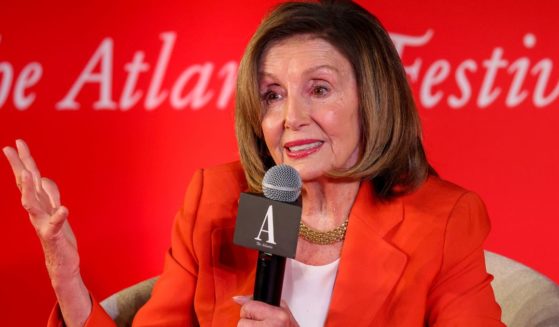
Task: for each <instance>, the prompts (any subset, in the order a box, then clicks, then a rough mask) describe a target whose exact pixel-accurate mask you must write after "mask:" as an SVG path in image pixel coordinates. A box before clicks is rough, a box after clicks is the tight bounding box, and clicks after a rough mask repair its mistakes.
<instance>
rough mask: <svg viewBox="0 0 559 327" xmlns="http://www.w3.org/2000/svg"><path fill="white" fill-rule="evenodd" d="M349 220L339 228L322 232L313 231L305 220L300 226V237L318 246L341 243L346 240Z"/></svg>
mask: <svg viewBox="0 0 559 327" xmlns="http://www.w3.org/2000/svg"><path fill="white" fill-rule="evenodd" d="M347 223H348V218H346V220H345V221H344V222H343V223H342V224H341V225H340V226H338V227H336V228H334V229H332V230H329V231H326V232H321V231H318V230H316V229H312V228H311V227H309V226H307V225H306V224H305V223H304V222H303V220H301V223H300V224H299V236H300V237H301V238H303V239H304V240H306V241H308V242H310V243H312V244H318V245H330V244H334V243H337V242H341V241H343V240H344V239H345V233H346V230H347Z"/></svg>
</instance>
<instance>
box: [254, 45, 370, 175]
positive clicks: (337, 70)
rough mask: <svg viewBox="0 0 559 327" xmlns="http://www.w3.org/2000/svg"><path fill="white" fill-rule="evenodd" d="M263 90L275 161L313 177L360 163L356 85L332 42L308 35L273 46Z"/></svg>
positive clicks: (262, 69)
mask: <svg viewBox="0 0 559 327" xmlns="http://www.w3.org/2000/svg"><path fill="white" fill-rule="evenodd" d="M259 88H260V95H261V101H262V105H263V108H264V115H263V119H262V130H263V132H264V139H265V141H266V145H267V147H268V149H269V151H270V153H271V155H272V157H273V159H274V161H275V162H276V164H282V163H283V164H288V165H291V166H293V167H294V168H295V169H296V170H297V171H298V172H299V174H301V178H302V179H303V181H311V180H315V179H318V178H320V177H322V176H324V175H325V174H326V173H328V172H329V171H332V169H334V168H349V167H351V166H353V165H354V164H355V163H356V162H357V160H358V156H359V145H360V144H359V139H360V127H359V110H358V108H359V100H358V96H357V83H356V80H355V74H354V72H353V69H352V67H351V64H350V63H349V61H348V60H347V59H346V58H345V57H344V56H343V55H342V54H341V53H340V52H339V51H338V50H337V49H336V48H335V47H334V46H332V45H331V44H330V43H328V42H327V41H325V40H323V39H320V38H317V37H314V36H310V35H297V36H293V37H290V38H288V39H285V40H282V41H280V42H278V43H275V44H273V45H272V46H270V47H269V48H268V49H267V50H266V51H265V52H264V54H263V58H262V61H261V63H260V66H259Z"/></svg>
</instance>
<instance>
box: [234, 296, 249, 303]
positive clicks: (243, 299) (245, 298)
mask: <svg viewBox="0 0 559 327" xmlns="http://www.w3.org/2000/svg"><path fill="white" fill-rule="evenodd" d="M233 301H235V302H236V303H237V304H240V305H243V304H245V303H247V302H248V301H250V296H246V295H235V296H233Z"/></svg>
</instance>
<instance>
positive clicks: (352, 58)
mask: <svg viewBox="0 0 559 327" xmlns="http://www.w3.org/2000/svg"><path fill="white" fill-rule="evenodd" d="M236 132H237V140H238V144H239V149H240V157H241V162H240V163H231V164H226V165H222V166H219V167H214V168H209V169H204V170H200V171H198V172H197V173H196V174H195V175H194V177H193V178H192V181H191V184H190V186H189V188H188V191H187V194H186V197H185V202H184V206H183V209H182V210H181V211H180V212H179V214H178V215H177V217H176V220H175V224H174V228H173V236H172V245H171V249H170V250H169V252H168V254H167V257H166V260H165V267H164V270H163V273H162V274H161V277H160V278H159V280H158V281H157V283H156V285H155V287H154V289H153V293H152V297H151V299H150V300H149V301H148V303H147V304H146V305H145V306H144V307H143V308H142V309H141V310H140V311H139V312H138V314H137V315H136V318H135V320H134V323H135V324H136V325H142V326H143V325H149V326H155V325H158V326H191V325H202V326H209V325H213V326H229V325H237V324H238V325H239V326H253V325H254V326H256V325H262V326H296V325H301V326H322V325H328V326H426V325H428V326H502V324H501V322H500V309H499V306H498V305H497V304H496V302H495V300H494V296H493V291H492V289H491V286H490V281H491V276H490V275H488V274H487V272H486V270H485V264H484V257H483V248H482V245H483V241H484V239H485V237H486V236H487V233H488V232H489V222H488V219H487V215H486V211H485V208H484V205H483V203H482V202H481V200H480V199H479V198H478V197H477V196H476V195H475V194H473V193H470V192H468V191H465V190H463V189H461V188H460V187H458V186H456V185H453V184H450V183H448V182H445V181H442V180H441V179H439V178H438V177H437V176H436V175H435V173H434V171H433V170H432V169H430V167H429V164H428V162H427V160H426V157H425V153H424V150H423V146H422V142H421V131H420V125H419V119H418V116H417V112H416V110H415V106H414V102H413V99H412V95H411V93H410V90H409V88H408V84H407V82H406V77H405V72H404V70H403V68H402V65H401V62H400V60H399V57H398V54H397V52H396V50H395V48H394V46H393V45H392V43H391V41H390V39H389V36H388V35H387V33H386V31H385V30H384V29H383V27H382V26H381V24H380V23H379V21H378V20H377V19H376V18H375V17H374V16H372V15H371V14H370V13H368V12H367V11H366V10H364V9H363V8H361V7H360V6H358V5H356V4H353V3H350V2H345V1H340V2H331V1H329V2H326V1H325V2H321V3H285V4H282V5H280V6H279V7H277V8H276V9H275V10H274V11H273V12H272V13H271V14H270V15H269V16H268V17H267V18H266V19H265V20H264V21H263V22H262V24H261V26H260V27H259V29H258V30H257V32H256V34H255V35H254V36H253V38H252V40H251V42H250V44H249V45H248V47H247V50H246V52H245V55H244V57H243V60H242V63H241V66H240V69H239V75H238V87H237V102H236ZM17 148H18V149H17V151H16V150H15V149H12V148H5V149H4V152H5V154H6V156H7V157H8V159H9V161H10V163H11V165H12V168H13V170H14V174H15V176H16V180H17V183H18V185H19V186H20V189H21V191H22V203H23V206H24V207H25V209H26V210H27V211H28V212H29V215H30V217H31V221H32V223H33V225H34V226H35V228H36V230H37V233H38V235H39V238H40V240H41V243H42V245H43V249H44V252H45V256H46V262H47V267H48V271H49V274H50V278H51V280H52V284H53V287H54V290H55V292H56V295H57V298H58V301H59V308H57V309H56V310H55V311H53V315H52V317H51V321H50V323H51V325H53V326H54V325H57V324H59V323H61V322H62V321H64V322H65V323H66V324H67V325H68V326H82V325H84V324H85V325H89V326H105V325H106V326H110V325H112V324H113V322H112V321H111V320H110V318H109V317H108V316H107V315H106V314H105V312H104V311H103V310H102V308H101V307H100V306H99V305H98V303H97V302H96V301H95V300H92V297H90V294H89V292H88V290H87V288H86V286H85V285H84V283H83V281H82V279H81V277H80V273H79V257H78V253H77V250H76V242H75V239H74V237H73V235H72V232H71V230H70V228H69V225H68V223H67V216H68V211H67V210H66V209H65V208H64V207H62V206H61V204H60V199H59V193H58V191H57V189H56V186H55V185H54V184H53V183H52V182H50V181H49V180H46V179H42V178H41V177H40V174H39V171H38V170H37V168H36V166H35V163H34V162H33V159H32V158H31V156H30V153H29V150H28V149H27V147H26V145H25V144H24V143H23V142H22V141H18V142H17ZM274 164H288V165H291V166H293V167H294V168H295V169H296V170H297V171H298V172H299V174H300V175H301V178H302V180H303V189H302V204H303V207H302V209H303V210H302V224H301V233H300V237H299V242H298V245H297V252H296V257H295V259H294V260H291V259H289V260H288V262H287V265H286V278H285V280H284V287H283V289H284V290H283V293H282V298H283V301H282V305H281V306H280V307H275V306H270V305H268V304H265V303H262V302H258V301H254V300H251V298H250V297H249V296H248V295H249V294H252V290H253V285H254V275H255V261H256V256H257V253H256V252H255V251H253V250H249V249H245V248H241V247H238V246H235V245H233V243H232V239H233V231H234V225H235V218H236V212H237V203H238V199H239V194H240V193H241V192H243V191H247V190H248V191H253V192H259V191H261V180H262V177H263V174H264V172H265V171H266V170H267V169H268V168H270V167H271V166H273V165H274Z"/></svg>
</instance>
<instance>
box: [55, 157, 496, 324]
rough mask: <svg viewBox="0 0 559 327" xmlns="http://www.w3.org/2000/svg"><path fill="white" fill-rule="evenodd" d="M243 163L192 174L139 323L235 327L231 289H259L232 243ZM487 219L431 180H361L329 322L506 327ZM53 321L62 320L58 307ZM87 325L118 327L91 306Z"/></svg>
mask: <svg viewBox="0 0 559 327" xmlns="http://www.w3.org/2000/svg"><path fill="white" fill-rule="evenodd" d="M246 188H247V186H246V181H245V178H244V174H243V170H242V167H241V165H240V164H239V163H238V162H236V163H231V164H226V165H222V166H218V167H214V168H210V169H206V170H199V171H197V172H196V173H195V175H194V176H193V178H192V181H191V183H190V185H189V187H188V190H187V192H186V196H185V200H184V205H183V207H182V209H181V210H180V212H179V213H178V214H177V216H176V219H175V222H174V227H173V233H172V244H171V248H170V250H169V252H168V253H167V255H166V258H165V265H164V269H163V273H162V274H161V276H160V278H159V279H158V281H157V282H156V284H155V286H154V288H153V293H152V296H151V299H150V300H149V301H148V303H147V304H146V305H145V306H144V307H143V308H142V309H141V310H140V311H139V312H138V314H137V315H136V318H135V319H134V324H133V325H134V326H196V325H201V326H236V325H237V322H238V320H239V309H240V307H239V305H237V304H236V303H234V302H233V300H232V299H231V298H232V297H233V296H234V295H247V294H249V295H250V294H252V293H253V284H254V276H255V267H256V265H255V263H256V257H257V253H256V251H254V250H250V249H246V248H243V247H239V246H236V245H234V244H233V232H234V228H235V218H236V214H237V203H238V199H239V193H240V192H243V191H246ZM489 229H490V226H489V220H488V218H487V214H486V210H485V207H484V205H483V203H482V201H481V200H480V199H479V197H478V196H477V195H475V194H473V193H470V192H468V191H465V190H464V189H462V188H460V187H458V186H456V185H453V184H450V183H448V182H445V181H442V180H440V179H438V178H436V177H430V178H429V179H428V180H427V181H426V182H424V183H423V185H422V186H421V187H420V188H419V189H417V190H416V191H415V192H413V193H412V194H409V195H406V196H402V197H399V198H396V199H394V200H392V201H389V202H381V201H378V200H376V199H375V195H374V191H373V189H372V186H371V183H369V182H362V183H361V186H360V189H359V192H358V194H357V198H356V200H355V203H354V205H353V207H352V209H351V212H350V216H349V225H348V229H347V234H346V240H345V241H344V245H343V249H342V253H341V258H340V263H339V268H338V273H337V276H336V281H335V284H334V290H333V293H332V298H331V302H330V307H329V309H328V315H327V319H326V326H404V327H411V326H418V327H419V326H426V325H427V326H468V327H471V326H504V325H503V324H502V323H501V322H500V315H501V310H500V308H499V306H498V304H497V303H496V302H495V298H494V295H493V290H492V288H491V285H490V282H491V280H492V276H491V275H489V274H488V273H487V272H486V269H485V261H484V255H483V242H484V240H485V238H486V236H487V234H488V232H489ZM50 323H51V324H52V325H51V326H56V325H58V324H59V323H60V315H59V313H58V312H57V311H55V312H54V314H53V315H52V316H51V320H50ZM86 326H114V323H113V322H112V321H111V319H110V318H109V317H108V316H107V314H106V313H105V312H104V311H103V309H102V308H101V307H100V306H99V305H98V303H94V306H93V310H92V313H91V315H90V317H89V319H88V321H87V324H86Z"/></svg>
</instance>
